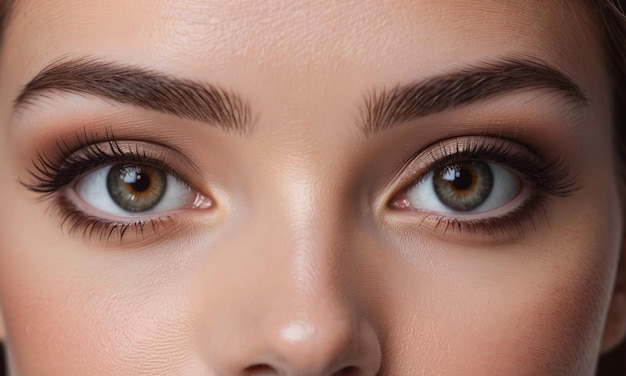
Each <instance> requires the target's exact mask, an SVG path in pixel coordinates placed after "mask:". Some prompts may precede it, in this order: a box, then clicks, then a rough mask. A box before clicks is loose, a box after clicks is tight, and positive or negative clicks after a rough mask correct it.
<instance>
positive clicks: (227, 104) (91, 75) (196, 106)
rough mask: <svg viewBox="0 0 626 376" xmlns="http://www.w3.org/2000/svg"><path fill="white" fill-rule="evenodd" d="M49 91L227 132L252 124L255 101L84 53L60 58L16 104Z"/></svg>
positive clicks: (238, 131)
mask: <svg viewBox="0 0 626 376" xmlns="http://www.w3.org/2000/svg"><path fill="white" fill-rule="evenodd" d="M50 91H60V92H68V93H76V94H87V95H93V96H96V97H100V98H104V99H109V100H113V101H115V102H118V103H122V104H130V105H134V106H136V107H140V108H144V109H147V110H152V111H158V112H162V113H167V114H172V115H175V116H178V117H183V118H188V119H192V120H198V121H201V122H204V123H208V124H212V125H218V126H221V127H222V128H223V129H224V130H225V131H227V132H234V133H241V134H243V133H246V132H248V131H249V130H250V128H251V121H250V120H251V115H250V106H249V105H248V104H247V103H246V102H245V101H243V100H242V99H241V98H240V97H239V96H237V95H236V94H234V93H232V92H229V91H227V90H225V89H222V88H220V87H217V86H213V85H210V84H208V83H204V82H200V81H193V80H190V79H184V78H176V77H173V76H170V75H167V74H164V73H160V72H157V71H156V70H152V69H148V68H142V67H139V66H135V65H126V64H122V63H118V62H109V61H103V60H99V59H85V58H81V59H74V60H64V61H58V62H55V63H52V64H51V65H49V66H48V67H46V68H45V69H43V70H42V71H41V72H40V73H39V74H37V75H36V76H35V78H33V79H32V80H31V81H30V82H29V83H28V84H26V85H25V86H24V87H23V89H22V91H21V93H20V94H19V95H18V97H17V98H16V100H15V103H14V105H15V106H16V107H17V106H20V105H24V104H28V103H31V104H32V103H33V102H34V101H35V99H36V98H37V97H39V96H44V95H45V93H46V92H50Z"/></svg>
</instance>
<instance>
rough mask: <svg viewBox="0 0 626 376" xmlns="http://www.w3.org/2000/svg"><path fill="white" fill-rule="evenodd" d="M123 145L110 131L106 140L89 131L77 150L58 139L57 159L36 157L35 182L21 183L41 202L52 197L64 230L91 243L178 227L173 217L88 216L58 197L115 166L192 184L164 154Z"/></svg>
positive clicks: (32, 172)
mask: <svg viewBox="0 0 626 376" xmlns="http://www.w3.org/2000/svg"><path fill="white" fill-rule="evenodd" d="M121 142H122V141H119V140H117V138H116V137H115V136H114V135H113V133H112V132H111V131H107V133H106V135H105V137H104V138H100V137H99V136H98V135H97V134H94V135H90V134H88V133H87V132H86V131H85V132H84V133H82V134H77V135H76V141H75V145H76V146H75V147H72V146H70V145H69V144H68V143H67V142H65V141H63V140H62V139H59V140H57V142H56V144H55V150H54V154H55V157H51V156H49V155H47V154H44V153H38V154H37V156H36V158H35V161H34V162H33V170H30V171H29V174H30V176H31V177H32V179H33V181H34V182H33V183H26V182H23V181H22V182H21V184H22V185H23V186H24V187H26V188H27V189H28V190H30V191H32V192H35V193H38V194H41V199H42V200H46V199H51V198H52V199H53V209H55V210H57V211H58V213H59V215H60V217H61V220H60V224H61V227H64V226H65V227H66V228H67V230H68V232H69V233H70V234H71V235H74V234H76V233H78V232H82V235H83V236H84V237H85V238H86V239H88V240H89V239H91V238H98V239H99V240H101V241H102V240H105V241H107V242H108V241H109V240H110V239H111V238H113V237H117V238H119V239H120V242H122V241H123V240H124V237H125V235H127V233H128V231H129V230H131V229H135V230H136V232H135V235H136V237H141V238H142V239H146V236H145V235H146V234H145V230H146V229H150V230H152V233H154V234H156V232H157V230H159V229H162V228H163V227H169V228H175V227H176V226H175V225H176V222H175V221H174V218H172V217H171V216H167V215H166V216H161V217H158V218H151V219H138V220H134V221H115V220H109V219H104V218H100V217H97V216H92V215H89V214H86V213H85V212H83V211H82V210H79V209H78V208H76V206H75V204H74V203H72V202H71V200H70V199H68V198H67V197H65V196H63V195H60V196H55V194H56V193H57V192H59V191H60V190H62V189H63V188H65V187H66V186H70V185H71V184H72V182H73V181H74V180H75V179H76V178H78V177H80V176H81V175H83V174H85V173H87V172H89V171H92V170H94V169H96V168H98V167H102V166H105V165H108V164H114V163H131V162H132V163H138V164H146V165H150V166H153V167H155V168H159V169H161V170H163V171H164V172H166V173H168V174H170V175H172V176H174V177H175V178H176V179H178V180H179V181H181V182H183V183H184V184H187V185H189V184H188V183H187V180H185V179H184V178H183V177H181V175H179V174H178V173H177V172H176V171H174V170H173V169H172V168H171V167H170V166H169V165H168V164H167V163H165V162H164V159H165V157H164V155H163V154H165V153H155V154H154V155H149V154H148V153H147V152H146V150H145V148H142V147H141V146H140V142H137V141H134V145H133V144H132V143H131V144H129V145H128V146H127V147H126V148H124V147H122V144H121ZM124 142H126V141H124ZM131 142H132V141H131ZM104 145H106V146H108V148H107V149H109V150H105V148H104V147H103V146H104ZM161 146H164V145H161ZM164 147H165V146H164ZM125 149H128V150H125Z"/></svg>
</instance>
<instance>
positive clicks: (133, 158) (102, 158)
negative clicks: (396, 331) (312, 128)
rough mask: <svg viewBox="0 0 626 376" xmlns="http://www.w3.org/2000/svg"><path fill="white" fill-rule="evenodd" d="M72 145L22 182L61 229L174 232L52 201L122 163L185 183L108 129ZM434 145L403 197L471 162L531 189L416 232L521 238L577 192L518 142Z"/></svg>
mask: <svg viewBox="0 0 626 376" xmlns="http://www.w3.org/2000/svg"><path fill="white" fill-rule="evenodd" d="M74 144H75V145H76V146H75V147H71V146H70V145H69V144H68V143H67V142H65V141H63V140H57V142H56V145H55V150H54V154H55V155H56V156H55V157H50V156H49V155H47V154H43V153H38V154H37V156H36V159H35V161H34V162H33V165H34V169H33V170H31V171H30V175H31V177H32V178H33V179H34V182H33V183H25V182H22V185H24V186H25V187H26V188H27V189H29V190H30V191H33V192H35V193H38V194H41V195H42V199H48V198H53V199H54V202H53V203H54V207H55V209H57V210H58V211H59V214H60V217H61V221H60V222H61V226H66V227H67V229H68V231H69V233H70V234H75V233H77V232H81V231H82V233H83V235H84V236H85V237H86V238H87V239H91V238H92V237H96V238H98V239H99V240H106V241H109V240H110V239H111V238H112V237H114V236H115V237H118V238H119V239H120V242H122V241H123V239H124V237H125V235H127V233H128V231H129V230H131V229H135V230H136V231H135V235H136V236H138V237H139V236H140V237H142V238H143V239H145V230H146V229H150V230H152V231H153V233H156V232H157V229H160V228H162V227H163V226H172V228H175V227H176V226H175V221H174V219H173V218H172V217H170V216H162V217H159V218H154V219H141V220H136V221H132V222H128V221H113V220H109V219H104V218H100V217H96V216H92V215H89V214H86V213H84V212H83V211H81V210H79V209H77V208H76V207H75V205H74V204H73V203H72V202H71V200H70V199H68V198H67V197H65V196H63V195H59V196H55V193H57V192H59V191H60V190H61V189H63V188H64V187H66V186H69V185H71V183H72V182H73V181H74V180H75V179H76V178H78V177H79V176H81V175H83V174H84V173H87V172H89V171H91V170H93V169H95V168H98V167H102V166H104V165H107V164H114V163H122V162H123V163H129V162H132V163H141V164H148V165H151V166H153V167H156V168H159V169H162V170H163V171H165V172H166V173H168V174H171V175H172V176H174V177H175V178H177V179H178V180H179V181H181V182H183V183H185V184H187V183H186V180H185V179H184V178H182V177H181V176H180V175H179V174H178V173H177V172H176V171H174V170H173V169H172V168H171V167H170V166H169V165H168V164H166V163H165V162H164V160H165V158H164V155H163V154H164V153H158V152H157V153H154V154H152V155H149V154H148V153H147V152H146V151H145V149H142V147H141V146H140V145H139V142H135V144H134V145H132V144H130V146H127V147H126V148H123V147H122V146H121V144H120V141H118V140H117V138H116V137H115V136H114V135H113V133H112V132H111V131H110V130H109V131H107V132H106V135H105V136H104V137H103V138H102V137H99V136H98V135H97V134H94V135H89V134H88V133H87V131H84V132H83V133H82V134H77V135H76V141H75V143H74ZM102 145H106V146H107V149H108V150H105V148H104V147H103V146H102ZM438 145H439V147H437V146H431V148H430V151H429V152H427V153H426V154H427V156H428V158H429V159H430V160H431V161H433V162H432V163H430V164H428V165H427V166H426V167H425V168H423V170H425V171H426V172H425V173H422V174H421V175H420V176H419V177H418V178H417V179H415V176H416V175H418V174H417V173H415V172H411V171H409V172H408V174H407V173H406V171H407V170H411V165H413V164H415V163H414V162H413V161H416V160H420V159H423V158H420V155H423V154H424V153H423V152H422V153H420V154H418V155H416V156H414V157H413V158H411V160H410V161H409V162H408V163H407V164H406V165H405V167H404V168H403V169H402V171H405V173H404V175H409V176H412V179H411V183H410V184H409V185H408V186H405V188H404V189H403V190H402V191H401V192H405V191H406V190H407V189H409V188H410V187H412V186H414V185H415V184H417V183H419V182H421V181H423V180H424V179H425V178H426V177H427V175H428V173H429V172H431V171H434V170H436V169H438V168H442V167H445V166H447V165H450V164H453V163H458V162H463V161H469V160H482V161H485V160H487V161H490V162H494V163H500V164H502V165H504V166H506V167H507V168H510V169H512V170H513V171H515V172H517V173H518V174H520V175H522V177H523V179H524V180H526V181H527V182H529V183H530V184H531V185H532V190H533V192H532V194H531V196H530V197H529V198H528V199H527V200H526V201H525V202H524V203H523V204H522V205H521V206H519V207H518V208H516V209H515V210H513V211H511V212H509V213H506V214H504V215H502V216H496V217H488V218H484V219H469V220H468V219H459V218H452V217H446V216H444V215H439V214H432V213H430V214H427V215H426V216H425V217H424V218H423V219H422V221H421V222H419V223H417V225H418V226H419V227H422V226H421V224H422V223H423V222H424V221H425V220H427V219H433V217H434V218H435V224H434V226H433V228H434V229H435V230H436V231H438V232H440V233H441V234H447V233H448V232H450V231H452V232H456V233H460V234H465V233H469V234H471V235H477V234H479V233H483V234H486V235H489V236H492V237H495V236H497V235H499V234H506V235H517V236H519V237H521V236H523V235H524V234H523V232H524V229H525V228H526V227H527V226H526V225H528V224H530V226H531V227H533V228H536V224H535V220H536V219H537V217H538V215H540V214H541V215H542V217H543V218H545V219H546V220H547V218H548V215H547V211H548V208H549V205H548V204H549V203H550V200H549V197H550V196H552V197H567V196H569V195H571V194H572V193H573V192H575V191H576V190H577V189H579V187H578V186H577V185H576V182H575V179H574V178H573V177H572V176H571V174H570V171H569V168H568V167H567V165H566V164H565V163H564V161H563V160H562V159H560V158H557V159H553V160H551V161H546V160H544V159H543V158H541V156H540V155H539V154H538V153H537V152H536V151H535V150H534V149H533V148H531V147H530V146H528V145H525V144H523V143H520V142H519V141H516V140H510V139H506V138H503V137H489V136H475V137H458V138H455V139H452V140H445V141H440V142H438ZM160 146H163V147H166V146H165V145H160ZM166 148H167V147H166ZM125 149H127V150H125Z"/></svg>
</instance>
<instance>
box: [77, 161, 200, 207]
mask: <svg viewBox="0 0 626 376" xmlns="http://www.w3.org/2000/svg"><path fill="white" fill-rule="evenodd" d="M74 189H75V191H76V193H77V195H78V196H79V197H80V198H81V199H82V200H83V201H84V202H86V203H87V204H89V205H90V206H92V207H93V208H95V209H97V210H100V211H102V212H104V213H107V214H112V215H120V216H132V215H140V214H151V213H161V212H166V211H171V210H177V209H184V208H197V207H199V206H202V207H208V206H210V205H211V202H210V201H209V200H208V198H206V197H204V196H202V195H200V194H198V193H196V192H194V191H193V190H192V189H191V188H189V187H188V186H187V185H186V184H185V183H183V182H182V181H180V180H179V179H177V178H175V177H174V176H172V175H171V174H169V173H167V172H165V171H163V170H162V169H160V168H157V167H153V166H150V165H148V164H133V163H118V164H113V165H107V166H104V167H101V168H99V169H97V170H95V171H92V172H90V173H87V174H86V175H84V176H83V177H81V178H80V179H79V180H78V181H77V183H76V185H75V188H74Z"/></svg>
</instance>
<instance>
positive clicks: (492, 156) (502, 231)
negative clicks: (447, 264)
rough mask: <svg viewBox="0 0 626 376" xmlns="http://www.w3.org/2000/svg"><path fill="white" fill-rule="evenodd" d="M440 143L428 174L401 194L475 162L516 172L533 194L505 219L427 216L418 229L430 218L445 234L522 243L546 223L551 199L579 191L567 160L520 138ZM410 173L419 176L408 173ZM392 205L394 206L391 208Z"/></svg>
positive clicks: (431, 154)
mask: <svg viewBox="0 0 626 376" xmlns="http://www.w3.org/2000/svg"><path fill="white" fill-rule="evenodd" d="M464 144H466V145H468V146H464ZM438 145H440V147H437V146H431V149H430V151H428V152H427V153H426V154H427V156H428V158H429V159H430V160H432V161H434V162H433V163H430V164H428V166H427V167H426V168H424V169H423V170H422V171H424V170H425V172H423V173H422V174H419V176H418V178H417V179H415V178H413V179H412V180H411V183H410V184H409V185H408V186H405V188H403V189H402V190H401V191H400V192H401V193H404V192H406V191H407V190H408V189H410V188H412V187H413V186H415V185H417V184H419V183H421V182H423V181H424V180H425V179H426V178H427V177H428V174H429V173H430V172H432V171H435V170H437V169H439V168H443V167H446V166H449V165H451V164H454V163H460V162H467V161H472V160H480V161H489V162H493V163H498V164H500V165H502V166H504V167H506V168H508V169H509V170H511V171H512V172H513V173H515V174H517V175H521V178H522V180H523V184H526V185H528V184H530V185H531V187H530V189H531V194H530V196H529V197H528V198H527V199H526V200H525V202H523V203H522V204H521V205H520V206H519V207H517V208H516V209H514V210H512V211H510V212H508V213H505V214H503V215H501V216H493V217H487V218H483V219H459V218H453V217H446V216H445V215H442V214H434V213H427V214H426V215H425V216H424V217H423V218H422V220H421V221H419V222H418V223H417V226H418V227H423V226H422V225H423V224H424V222H425V221H426V220H432V219H434V225H433V226H431V227H432V228H433V229H434V230H435V231H436V232H437V233H439V234H441V235H446V234H448V233H450V232H453V233H457V234H463V235H465V234H470V235H472V236H476V235H478V234H485V235H487V236H489V237H491V238H496V237H497V236H499V235H505V236H508V238H516V239H519V238H521V237H523V236H524V231H525V229H527V228H528V227H529V226H530V227H531V228H533V229H536V228H537V223H536V220H537V218H543V219H544V220H545V221H548V210H549V204H550V203H551V200H550V197H561V198H564V197H568V196H570V195H571V194H573V193H574V192H575V191H577V190H578V189H580V187H579V186H578V185H577V182H576V178H575V176H573V175H572V174H571V171H570V169H569V167H568V166H567V164H566V163H565V161H564V160H563V159H561V158H555V159H551V160H545V159H543V158H542V157H541V155H540V154H539V153H537V152H536V151H535V150H534V149H533V148H532V147H530V146H529V145H527V144H524V143H521V142H519V141H517V140H512V139H508V138H505V137H501V136H474V137H471V136H470V137H457V138H454V139H452V140H445V141H440V142H438ZM420 155H423V152H422V153H419V154H418V155H414V156H413V157H412V158H411V160H410V161H409V162H408V163H407V164H406V165H405V167H404V168H403V170H405V171H406V170H411V165H412V164H414V162H413V161H416V160H419V159H422V158H420ZM409 175H410V176H416V175H418V174H416V173H414V172H413V173H411V172H410V173H409ZM390 206H392V208H393V205H390ZM412 211H418V210H412Z"/></svg>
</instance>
